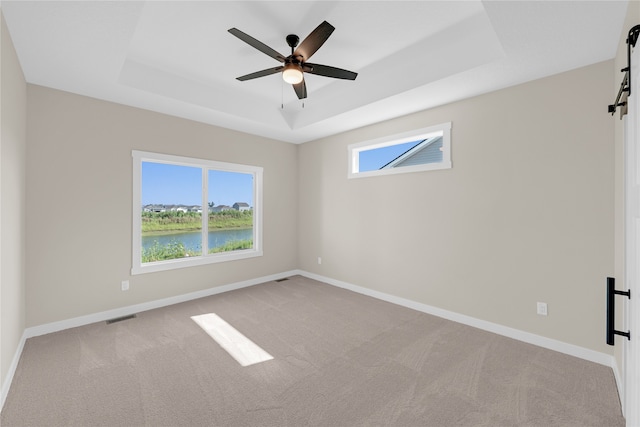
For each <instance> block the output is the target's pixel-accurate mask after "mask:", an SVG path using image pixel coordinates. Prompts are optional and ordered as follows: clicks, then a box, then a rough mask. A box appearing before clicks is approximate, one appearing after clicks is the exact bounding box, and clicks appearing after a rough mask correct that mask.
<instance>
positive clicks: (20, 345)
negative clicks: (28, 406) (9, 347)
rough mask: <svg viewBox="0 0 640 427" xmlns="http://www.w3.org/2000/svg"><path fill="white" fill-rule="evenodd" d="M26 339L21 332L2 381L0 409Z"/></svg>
mask: <svg viewBox="0 0 640 427" xmlns="http://www.w3.org/2000/svg"><path fill="white" fill-rule="evenodd" d="M26 341H27V334H26V331H25V332H23V334H22V338H20V342H19V343H18V348H17V349H16V352H15V354H14V355H13V360H11V365H9V370H8V371H7V376H6V377H5V379H4V382H3V383H2V391H0V410H1V409H2V408H4V402H5V400H7V396H8V395H9V389H10V388H11V382H12V381H13V376H14V375H15V373H16V369H17V368H18V362H20V356H22V350H23V349H24V344H25V342H26Z"/></svg>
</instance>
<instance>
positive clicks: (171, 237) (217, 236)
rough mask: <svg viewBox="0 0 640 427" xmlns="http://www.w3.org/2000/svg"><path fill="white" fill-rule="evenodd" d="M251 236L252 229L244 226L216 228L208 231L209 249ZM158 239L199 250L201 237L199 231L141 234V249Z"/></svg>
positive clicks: (148, 246)
mask: <svg viewBox="0 0 640 427" xmlns="http://www.w3.org/2000/svg"><path fill="white" fill-rule="evenodd" d="M251 238H253V229H251V228H244V229H239V230H238V229H236V230H216V231H210V232H209V249H213V248H215V247H218V246H223V245H224V244H225V243H227V242H229V241H233V240H248V239H251ZM155 241H158V243H159V244H160V245H161V246H164V245H166V244H169V243H172V242H182V243H183V244H184V245H185V247H186V248H187V249H189V250H196V251H199V250H200V245H201V238H200V232H199V231H194V232H188V233H175V234H160V235H154V236H142V249H148V248H150V247H151V246H153V244H154V242H155Z"/></svg>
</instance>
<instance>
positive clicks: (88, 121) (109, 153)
mask: <svg viewBox="0 0 640 427" xmlns="http://www.w3.org/2000/svg"><path fill="white" fill-rule="evenodd" d="M27 93H28V117H29V127H28V148H27V158H28V178H27V188H28V194H27V210H28V215H27V223H28V230H27V248H28V260H29V263H28V271H27V284H28V286H27V307H28V310H27V326H35V325H40V324H44V323H49V322H53V321H58V320H64V319H69V318H73V317H77V316H81V315H86V314H92V313H96V312H100V311H104V310H109V309H114V308H119V307H123V306H127V305H131V304H136V303H141V302H147V301H153V300H157V299H161V298H165V297H170V296H175V295H181V294H185V293H189V292H194V291H198V290H202V289H208V288H212V287H215V286H219V285H224V284H229V283H235V282H239V281H243V280H248V279H253V278H256V277H261V276H265V275H270V274H275V273H281V272H284V271H288V270H291V269H295V268H296V267H297V240H296V223H297V206H298V201H297V178H298V177H297V168H296V161H297V147H296V146H295V145H292V144H288V143H284V142H278V141H273V140H268V139H265V138H260V137H256V136H251V135H247V134H243V133H239V132H234V131H230V130H226V129H221V128H217V127H213V126H209V125H205V124H201V123H196V122H191V121H188V120H184V119H179V118H175V117H170V116H165V115H161V114H158V113H153V112H149V111H144V110H140V109H136V108H130V107H125V106H122V105H117V104H113V103H109V102H103V101H99V100H96V99H91V98H87V97H82V96H78V95H73V94H70V93H66V92H60V91H56V90H53V89H48V88H44V87H40V86H32V85H28V90H27ZM134 149H135V150H144V151H153V152H159V153H167V154H175V155H180V156H188V157H197V158H203V159H211V160H220V161H225V162H232V163H244V164H249V165H256V166H262V167H263V168H264V246H263V248H264V256H262V257H258V258H252V259H248V260H240V261H232V262H228V263H219V264H211V265H206V266H200V267H192V268H183V269H179V270H173V271H169V272H159V273H148V274H142V275H136V276H130V269H131V215H132V184H131V182H132V158H131V150H134ZM125 279H128V280H130V284H131V289H130V290H129V291H128V292H122V291H121V290H120V282H121V281H122V280H125Z"/></svg>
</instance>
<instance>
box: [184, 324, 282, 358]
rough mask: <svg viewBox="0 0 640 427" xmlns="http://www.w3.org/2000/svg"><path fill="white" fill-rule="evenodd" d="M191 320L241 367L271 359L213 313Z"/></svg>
mask: <svg viewBox="0 0 640 427" xmlns="http://www.w3.org/2000/svg"><path fill="white" fill-rule="evenodd" d="M191 319H192V320H193V321H194V322H196V323H197V324H198V326H200V327H201V328H202V329H203V330H204V331H205V332H206V333H207V334H208V335H209V336H210V337H211V338H213V339H214V340H215V342H217V343H218V344H219V345H220V347H222V348H223V349H225V350H226V351H227V353H229V355H230V356H231V357H233V358H234V359H236V361H237V362H238V363H239V364H240V365H242V366H249V365H253V364H256V363H260V362H265V361H267V360H271V359H273V356H271V355H270V354H269V353H267V352H266V351H264V350H263V349H261V348H260V347H258V346H257V345H256V344H255V343H254V342H253V341H251V340H250V339H249V338H247V337H245V336H244V335H242V334H241V333H240V332H238V330H236V329H235V328H234V327H233V326H231V325H230V324H228V323H227V322H225V321H224V320H223V319H222V318H221V317H220V316H218V315H217V314H215V313H208V314H201V315H199V316H191Z"/></svg>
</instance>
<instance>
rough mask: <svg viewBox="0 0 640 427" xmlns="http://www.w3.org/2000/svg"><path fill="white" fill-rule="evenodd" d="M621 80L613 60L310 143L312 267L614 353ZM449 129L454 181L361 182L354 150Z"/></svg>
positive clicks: (302, 156)
mask: <svg viewBox="0 0 640 427" xmlns="http://www.w3.org/2000/svg"><path fill="white" fill-rule="evenodd" d="M612 75H613V61H607V62H604V63H599V64H595V65H592V66H589V67H586V68H581V69H577V70H574V71H570V72H567V73H564V74H559V75H555V76H552V77H548V78H545V79H541V80H537V81H533V82H530V83H526V84H522V85H519V86H515V87H511V88H508V89H504V90H500V91H497V92H493V93H490V94H486V95H482V96H479V97H476V98H472V99H468V100H464V101H461V102H456V103H453V104H450V105H446V106H443V107H439V108H435V109H431V110H427V111H423V112H420V113H416V114H413V115H409V116H406V117H402V118H399V119H395V120H391V121H388V122H384V123H379V124H376V125H373V126H369V127H366V128H362V129H359V130H355V131H351V132H347V133H344V134H341V135H338V136H333V137H330V138H326V139H323V140H319V141H314V142H310V143H306V144H303V145H302V146H301V147H300V151H299V171H300V187H299V190H300V193H299V194H300V206H299V209H300V216H299V233H298V242H299V250H300V254H299V266H300V268H301V269H303V270H307V271H310V272H313V273H317V274H320V275H323V276H327V277H331V278H333V279H337V280H341V281H344V282H348V283H352V284H355V285H358V286H363V287H366V288H370V289H372V290H376V291H381V292H385V293H388V294H391V295H395V296H399V297H403V298H408V299H411V300H414V301H418V302H421V303H425V304H429V305H432V306H435V307H439V308H442V309H446V310H450V311H453V312H456V313H461V314H465V315H468V316H472V317H475V318H478V319H483V320H486V321H490V322H494V323H497V324H501V325H506V326H508V327H512V328H515V329H520V330H523V331H528V332H531V333H534V334H538V335H542V336H545V337H548V338H552V339H557V340H560V341H564V342H567V343H571V344H575V345H578V346H582V347H586V348H589V349H593V350H596V351H601V352H605V353H609V354H612V350H611V348H610V347H608V346H607V345H606V344H605V340H604V336H605V303H604V286H605V285H604V284H605V278H606V277H607V276H610V275H612V274H613V273H614V143H613V126H614V125H613V120H612V119H611V117H610V116H608V115H607V114H606V106H607V104H608V103H610V102H611V100H610V98H611V80H612ZM448 121H451V122H452V123H453V124H452V153H453V168H452V169H450V170H443V171H432V172H421V173H412V174H402V175H394V176H385V177H375V178H363V179H353V180H348V179H347V145H348V144H351V143H355V142H360V141H363V140H367V139H373V138H378V137H381V136H384V135H391V134H394V133H399V132H404V131H407V130H410V129H417V128H421V127H425V126H429V125H434V124H438V123H443V122H448ZM318 256H321V257H322V260H323V262H322V265H318V264H317V257H318ZM537 301H542V302H546V303H548V307H549V315H548V316H547V317H542V316H538V315H536V302H537Z"/></svg>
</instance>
